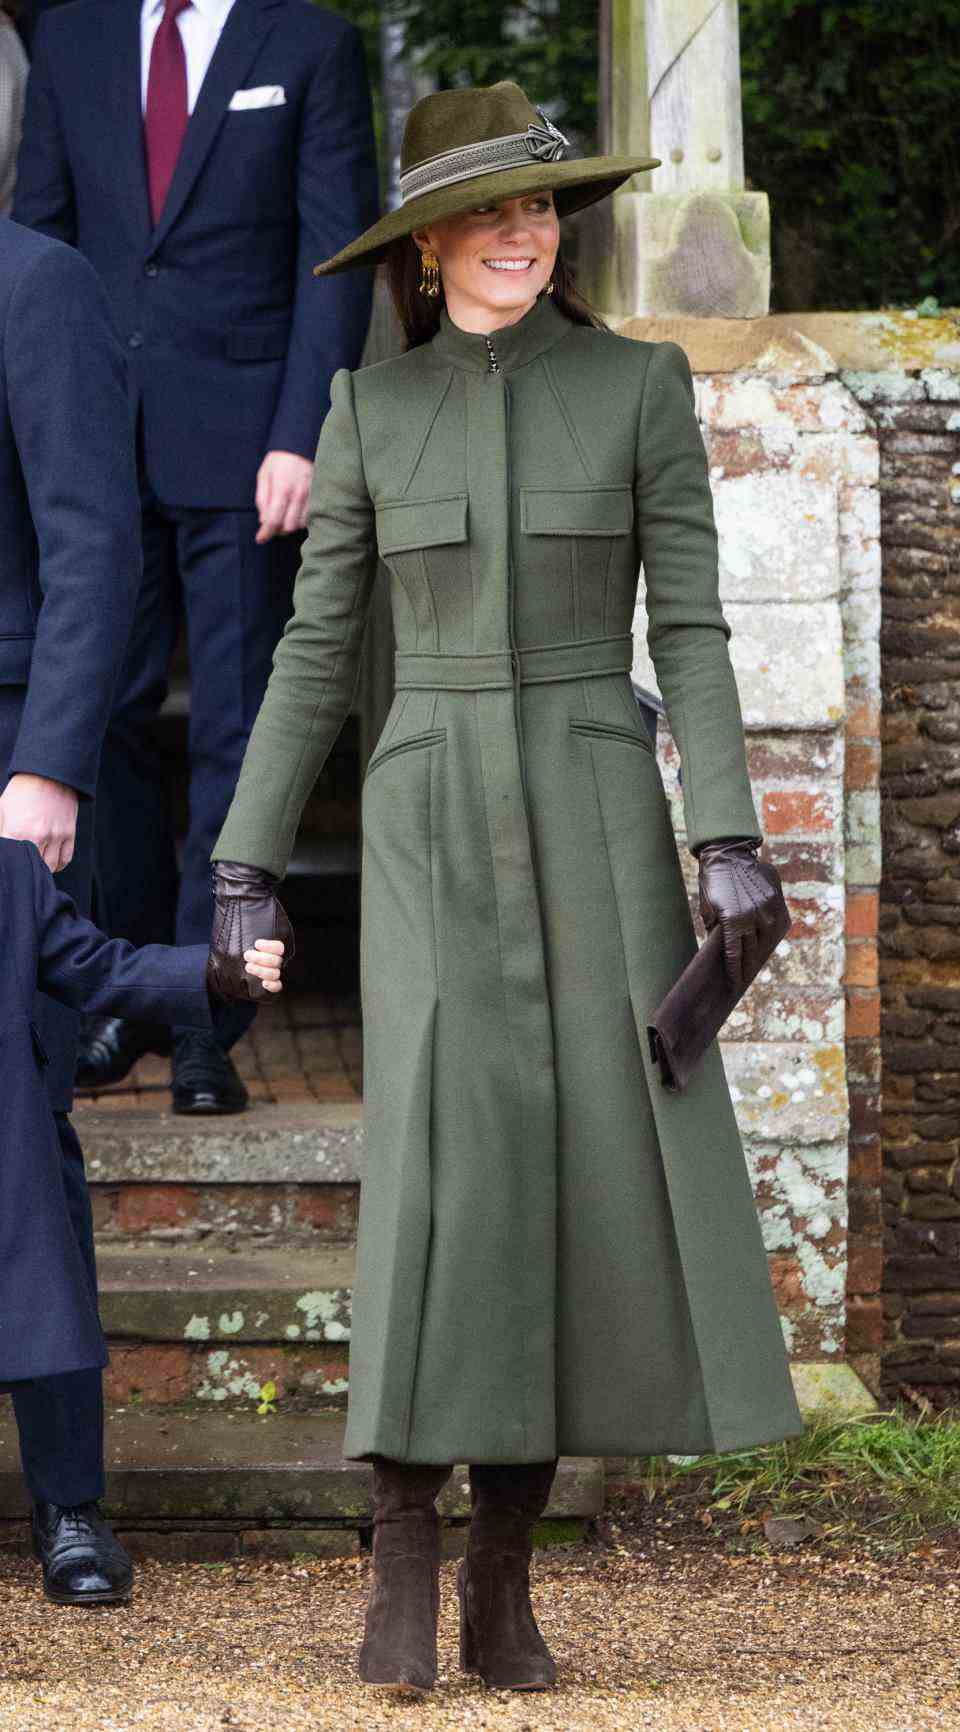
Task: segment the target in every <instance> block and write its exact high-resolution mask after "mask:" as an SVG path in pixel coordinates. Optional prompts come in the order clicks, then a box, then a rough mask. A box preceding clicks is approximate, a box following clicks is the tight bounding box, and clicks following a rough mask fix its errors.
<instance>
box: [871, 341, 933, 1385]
mask: <svg viewBox="0 0 960 1732" xmlns="http://www.w3.org/2000/svg"><path fill="white" fill-rule="evenodd" d="M918 335H922V333H919V334H918ZM918 350H919V352H918ZM918 350H915V351H914V353H913V354H912V355H907V356H905V357H903V360H904V362H905V363H906V364H905V365H904V366H903V367H902V369H901V370H898V371H896V372H890V371H876V370H873V369H870V368H866V369H862V370H860V371H857V372H851V373H850V374H848V380H849V383H850V385H851V388H852V389H853V390H855V391H856V393H857V394H858V396H859V397H860V398H861V400H862V401H864V402H866V403H869V404H870V407H871V409H872V413H873V415H874V418H875V420H876V424H877V427H878V430H879V436H880V452H881V495H882V524H883V637H882V644H883V665H884V681H883V699H884V746H883V794H884V877H883V886H882V899H881V937H880V949H881V958H882V983H883V984H882V991H883V1031H884V1087H883V1129H884V1147H885V1167H886V1172H885V1187H884V1188H885V1214H886V1249H887V1257H886V1270H885V1287H886V1295H885V1299H886V1312H887V1321H888V1335H887V1348H886V1353H885V1375H886V1381H887V1387H888V1390H889V1392H890V1393H891V1394H893V1393H896V1391H897V1390H898V1389H902V1388H903V1386H904V1385H906V1386H907V1387H908V1388H910V1389H916V1390H918V1391H920V1392H921V1393H922V1394H923V1395H925V1396H926V1397H927V1398H928V1399H930V1400H931V1401H932V1402H933V1403H934V1405H935V1406H938V1407H940V1406H946V1405H948V1404H955V1403H956V1402H957V1401H958V1400H960V320H958V321H957V326H956V328H955V330H954V352H953V354H951V353H950V352H949V348H948V349H947V352H946V353H944V352H943V349H941V353H940V355H939V356H930V355H928V354H926V353H925V352H924V350H923V349H922V348H919V344H918ZM925 361H928V362H929V361H933V362H934V364H928V365H924V362H925ZM944 362H946V363H947V364H943V363H944ZM937 363H939V364H937Z"/></svg>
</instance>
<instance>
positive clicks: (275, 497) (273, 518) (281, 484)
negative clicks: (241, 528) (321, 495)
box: [256, 451, 313, 545]
mask: <svg viewBox="0 0 960 1732" xmlns="http://www.w3.org/2000/svg"><path fill="white" fill-rule="evenodd" d="M312 480H313V464H312V463H311V462H310V460H309V458H307V457H298V456H297V454H296V453H295V452H294V451H268V452H267V455H266V457H265V458H264V460H263V462H262V463H261V465H260V468H259V470H258V472H257V493H256V503H257V511H258V512H259V514H260V528H259V529H258V530H257V541H258V543H260V544H261V545H262V544H263V542H265V541H272V540H273V537H274V536H275V535H293V534H295V532H296V531H297V530H298V529H306V527H307V504H308V502H309V499H310V483H311V481H312Z"/></svg>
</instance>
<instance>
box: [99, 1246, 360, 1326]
mask: <svg viewBox="0 0 960 1732" xmlns="http://www.w3.org/2000/svg"><path fill="white" fill-rule="evenodd" d="M355 1265H356V1258H355V1253H354V1248H353V1246H352V1245H351V1244H346V1245H344V1244H337V1243H329V1242H327V1243H324V1244H322V1245H318V1246H316V1247H313V1246H311V1247H309V1248H306V1249H304V1248H302V1247H301V1246H296V1247H290V1248H286V1247H282V1246H281V1247H273V1246H270V1247H261V1248H259V1249H257V1248H253V1249H244V1250H242V1251H240V1250H237V1251H228V1250H224V1249H221V1247H219V1246H217V1245H212V1246H211V1245H204V1246H202V1247H201V1246H197V1245H187V1246H184V1245H174V1246H168V1247H165V1248H164V1249H162V1250H160V1249H158V1248H156V1247H153V1246H143V1245H138V1246H131V1247H127V1248H118V1247H117V1246H116V1245H109V1246H104V1247H102V1248H101V1250H100V1254H99V1277H100V1313H101V1317H102V1320H103V1326H104V1330H105V1332H106V1335H107V1337H108V1340H110V1341H115V1342H117V1343H118V1344H119V1343H123V1342H143V1343H165V1344H172V1343H176V1344H177V1345H181V1346H183V1345H185V1346H194V1347H206V1346H217V1345H218V1344H221V1345H225V1346H228V1347H232V1346H239V1345H241V1344H244V1345H253V1344H254V1343H258V1342H259V1343H268V1342H269V1343H272V1344H279V1345H293V1344H300V1345H302V1344H304V1343H310V1342H333V1341H336V1342H341V1341H347V1340H349V1336H350V1309H351V1298H352V1288H353V1281H354V1274H355Z"/></svg>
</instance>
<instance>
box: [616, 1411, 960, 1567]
mask: <svg viewBox="0 0 960 1732" xmlns="http://www.w3.org/2000/svg"><path fill="white" fill-rule="evenodd" d="M641 1483H642V1486H643V1491H644V1493H645V1495H646V1496H647V1497H648V1498H650V1499H653V1498H655V1497H657V1496H662V1495H666V1496H668V1497H669V1496H676V1495H677V1494H682V1493H683V1492H684V1491H688V1492H689V1493H690V1494H692V1495H695V1496H696V1497H697V1501H698V1502H699V1503H701V1504H702V1503H703V1502H704V1500H706V1505H707V1508H708V1509H709V1510H710V1512H711V1514H715V1515H716V1517H717V1518H719V1519H720V1520H722V1518H724V1517H726V1518H728V1520H729V1521H730V1523H731V1525H734V1523H735V1522H736V1521H737V1520H738V1519H739V1523H740V1526H741V1531H749V1530H750V1529H754V1528H759V1527H760V1524H761V1522H762V1520H763V1519H765V1518H766V1517H768V1516H781V1515H794V1516H795V1515H808V1516H810V1517H811V1518H813V1519H814V1520H816V1521H817V1522H819V1523H821V1524H822V1529H823V1537H824V1538H825V1539H827V1540H828V1541H829V1540H836V1541H840V1542H842V1543H846V1542H849V1541H850V1540H853V1539H855V1538H858V1537H859V1538H870V1539H872V1540H874V1541H875V1542H877V1543H878V1544H879V1545H880V1546H881V1547H882V1548H883V1549H885V1550H886V1549H895V1550H900V1549H902V1548H903V1547H904V1546H908V1545H911V1544H916V1543H917V1542H918V1541H920V1540H922V1539H927V1540H929V1539H934V1538H936V1537H937V1536H938V1535H942V1534H944V1533H946V1532H948V1531H949V1530H951V1529H957V1528H960V1421H958V1420H957V1419H956V1418H949V1417H947V1416H942V1417H936V1418H928V1419H914V1418H912V1417H909V1416H908V1415H906V1414H905V1413H903V1412H901V1411H899V1410H898V1411H894V1412H890V1413H882V1414H877V1415H875V1416H873V1417H872V1418H870V1419H864V1420H845V1421H844V1420H840V1421H837V1420H829V1419H814V1420H813V1421H812V1422H811V1423H810V1424H809V1425H808V1426H807V1428H806V1430H805V1431H804V1432H803V1435H802V1436H800V1437H796V1438H789V1439H787V1441H786V1442H784V1443H775V1444H768V1445H766V1446H765V1447H763V1448H760V1449H750V1450H743V1451H740V1452H737V1453H734V1454H730V1455H701V1456H696V1457H694V1458H692V1459H689V1460H682V1461H677V1460H671V1458H670V1457H668V1456H656V1457H652V1458H651V1459H650V1460H649V1462H648V1463H647V1464H646V1471H645V1473H644V1475H643V1479H642V1482H641ZM758 1518H759V1519H758Z"/></svg>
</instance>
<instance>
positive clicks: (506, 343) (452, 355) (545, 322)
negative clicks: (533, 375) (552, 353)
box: [432, 295, 573, 373]
mask: <svg viewBox="0 0 960 1732" xmlns="http://www.w3.org/2000/svg"><path fill="white" fill-rule="evenodd" d="M572 329H573V326H572V325H571V322H570V320H569V319H568V318H567V317H566V315H565V314H564V313H561V312H560V309H559V308H558V307H557V306H556V305H555V304H554V302H553V301H551V299H550V297H549V295H541V296H540V297H539V299H538V300H536V301H534V304H533V306H532V307H531V308H530V311H529V312H528V313H524V315H523V318H522V319H518V320H517V322H516V324H515V325H500V326H499V327H498V328H497V330H495V331H490V332H489V333H488V336H489V340H490V343H491V344H492V346H493V349H494V352H495V354H496V357H497V363H498V365H499V368H500V371H501V373H512V372H514V371H515V370H516V368H517V367H525V366H526V364H527V362H528V361H534V360H536V358H537V356H538V355H542V354H544V352H545V351H546V350H547V349H552V348H553V346H554V344H555V343H559V342H560V340H561V339H562V338H563V337H565V336H566V335H567V333H568V331H570V330H572ZM432 347H433V351H434V353H435V354H436V355H437V356H439V357H440V358H441V359H443V360H444V361H452V362H453V363H454V365H455V366H457V367H465V368H466V369H467V370H468V371H469V372H473V373H487V372H489V371H490V349H489V348H488V346H487V337H486V336H484V335H483V334H482V333H481V332H478V331H464V330H462V329H461V327H460V326H459V325H455V324H454V322H453V320H452V319H451V317H450V314H449V313H448V312H447V309H446V307H444V308H443V309H442V311H441V313H440V329H439V331H438V332H437V334H436V336H435V337H434V338H433V342H432Z"/></svg>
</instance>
